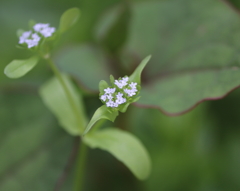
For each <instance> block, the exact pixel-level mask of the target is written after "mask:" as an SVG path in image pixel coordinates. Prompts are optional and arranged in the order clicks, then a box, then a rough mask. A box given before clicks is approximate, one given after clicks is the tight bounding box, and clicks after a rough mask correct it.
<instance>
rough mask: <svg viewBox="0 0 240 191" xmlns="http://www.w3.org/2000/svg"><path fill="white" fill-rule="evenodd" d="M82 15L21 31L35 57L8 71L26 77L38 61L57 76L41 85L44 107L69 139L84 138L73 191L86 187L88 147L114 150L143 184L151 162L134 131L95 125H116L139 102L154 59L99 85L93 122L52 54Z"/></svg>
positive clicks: (69, 15) (69, 13)
mask: <svg viewBox="0 0 240 191" xmlns="http://www.w3.org/2000/svg"><path fill="white" fill-rule="evenodd" d="M79 14H80V12H79V9H78V8H72V9H69V10H67V11H66V12H65V13H64V14H63V15H62V16H61V19H60V25H59V28H58V29H56V28H55V27H52V26H51V25H50V24H48V23H33V22H31V24H30V30H27V31H23V30H19V31H18V35H19V41H18V43H19V46H20V47H21V48H25V49H27V50H30V51H32V52H33V55H32V57H30V58H28V59H25V60H13V61H12V62H11V63H9V64H8V65H7V66H6V67H5V70H4V73H5V74H6V75H7V76H8V77H10V78H19V77H22V76H24V75H25V74H26V73H28V72H29V71H30V70H31V69H32V68H34V66H35V65H36V64H37V63H38V61H39V60H40V59H44V60H45V62H46V63H48V65H49V66H50V68H51V69H52V71H53V73H54V77H53V78H52V79H50V80H49V81H47V82H46V83H45V84H43V85H42V86H41V87H40V89H39V94H40V97H41V98H42V100H43V102H44V103H45V105H46V106H47V107H48V108H49V110H51V111H52V113H53V114H54V115H55V116H56V118H57V119H58V121H59V124H60V126H62V127H63V128H64V129H65V130H66V131H67V132H68V133H69V134H70V135H73V136H78V137H79V138H80V139H81V145H80V151H79V155H78V159H77V160H76V163H77V165H76V181H75V183H74V188H75V189H74V190H76V191H79V190H81V188H82V185H81V181H82V179H83V170H84V161H85V158H86V149H87V146H88V147H90V148H100V149H102V150H106V151H108V152H110V153H111V154H112V155H113V156H115V157H116V158H117V159H118V160H120V161H121V162H123V163H124V164H125V165H126V166H127V167H128V168H129V169H130V170H131V172H132V173H133V174H134V175H135V176H136V177H137V178H138V179H140V180H144V179H146V178H147V177H148V175H149V173H150V169H151V162H150V158H149V155H148V152H147V150H146V149H145V147H144V146H143V144H142V143H141V141H140V140H138V138H137V137H135V136H134V135H132V134H131V133H129V132H126V131H123V130H120V129H117V128H112V127H106V128H103V129H99V128H97V127H100V126H102V123H97V122H98V121H104V120H110V121H112V122H114V120H115V119H116V117H117V116H118V115H119V112H126V110H127V108H128V106H129V105H130V104H131V103H133V102H136V101H137V100H138V99H139V98H140V96H139V94H140V90H141V73H142V70H143V69H144V67H145V66H146V64H147V63H148V61H149V59H150V56H148V57H146V58H145V59H144V60H143V61H142V62H141V63H140V64H139V66H138V67H137V68H136V69H135V71H134V72H133V73H132V75H130V76H124V77H122V78H119V79H114V77H113V76H112V75H111V76H110V85H109V84H108V83H107V82H106V81H104V80H101V81H100V83H99V91H100V94H99V98H100V100H101V101H102V103H103V105H102V106H101V107H99V108H98V109H97V110H96V111H95V113H94V114H93V116H92V118H91V120H88V117H87V115H86V113H85V110H84V102H83V100H82V95H81V94H80V93H79V91H77V90H76V87H75V86H74V84H73V83H72V81H71V79H70V77H69V76H68V75H67V74H65V73H62V72H61V71H60V70H59V69H58V68H57V66H56V65H55V64H54V62H53V60H52V59H51V50H52V47H53V45H54V43H55V41H56V39H57V38H58V37H60V36H61V34H62V33H64V32H65V31H66V30H67V29H69V28H70V27H71V26H72V25H73V24H74V23H76V21H77V20H78V18H79ZM93 127H94V128H93ZM92 128H93V129H92ZM91 129H92V130H91ZM90 130H91V131H90ZM133 150H134V154H133V153H132V152H133Z"/></svg>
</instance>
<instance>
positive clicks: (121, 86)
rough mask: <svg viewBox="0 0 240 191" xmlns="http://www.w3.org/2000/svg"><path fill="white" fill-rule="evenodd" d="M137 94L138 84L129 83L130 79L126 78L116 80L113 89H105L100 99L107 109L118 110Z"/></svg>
mask: <svg viewBox="0 0 240 191" xmlns="http://www.w3.org/2000/svg"><path fill="white" fill-rule="evenodd" d="M137 93H138V89H137V83H136V82H135V83H134V82H129V78H128V77H127V76H126V77H123V78H120V79H119V80H115V81H114V84H113V87H108V88H105V89H104V94H102V95H100V99H101V100H102V101H103V102H104V103H105V104H106V106H107V107H112V108H116V107H118V106H119V105H121V104H124V103H128V102H129V99H131V97H133V96H135V95H137Z"/></svg>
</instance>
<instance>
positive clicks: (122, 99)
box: [116, 97, 127, 104]
mask: <svg viewBox="0 0 240 191" xmlns="http://www.w3.org/2000/svg"><path fill="white" fill-rule="evenodd" d="M126 101H127V100H126V98H123V97H119V98H117V100H116V103H117V104H123V103H125V102H126Z"/></svg>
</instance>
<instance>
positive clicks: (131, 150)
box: [83, 128, 151, 180]
mask: <svg viewBox="0 0 240 191" xmlns="http://www.w3.org/2000/svg"><path fill="white" fill-rule="evenodd" d="M83 141H84V142H85V143H86V144H87V145H88V146H89V147H91V148H99V149H102V150H106V151H108V152H110V153H111V154H112V155H113V156H115V157H116V158H117V159H118V160H120V161H121V162H123V163H124V164H125V165H126V166H127V167H128V168H129V169H130V170H131V171H132V173H133V174H134V175H135V176H136V177H137V178H138V179H140V180H144V179H146V178H147V177H148V176H149V174H150V170H151V161H150V158H149V155H148V152H147V150H146V149H145V147H144V146H143V144H142V143H141V142H140V140H139V139H138V138H137V137H135V136H134V135H132V134H130V133H128V132H126V131H122V130H119V129H115V128H107V129H103V130H98V131H94V132H92V133H89V134H87V135H86V136H85V137H83Z"/></svg>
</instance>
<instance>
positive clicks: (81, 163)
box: [73, 141, 87, 191]
mask: <svg viewBox="0 0 240 191" xmlns="http://www.w3.org/2000/svg"><path fill="white" fill-rule="evenodd" d="M86 158H87V146H86V145H85V144H84V143H83V141H81V143H80V146H79V151H78V157H77V161H76V163H77V164H76V169H75V171H76V173H75V182H74V189H73V191H81V190H82V189H83V179H84V172H85V164H86Z"/></svg>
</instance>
